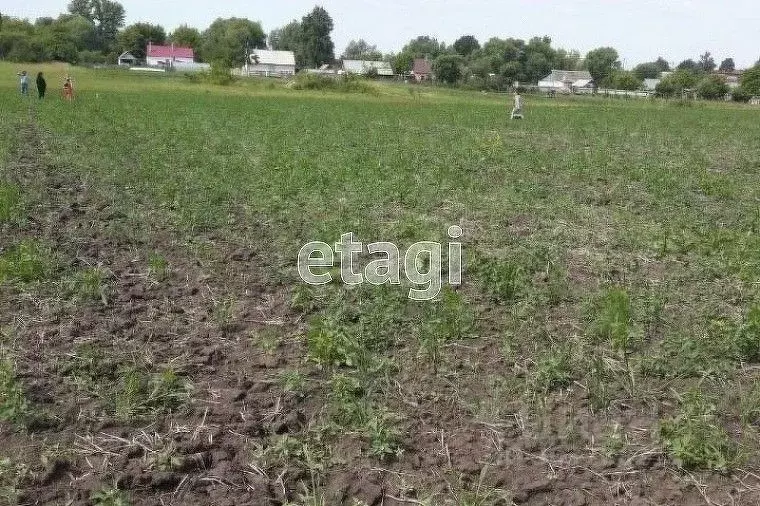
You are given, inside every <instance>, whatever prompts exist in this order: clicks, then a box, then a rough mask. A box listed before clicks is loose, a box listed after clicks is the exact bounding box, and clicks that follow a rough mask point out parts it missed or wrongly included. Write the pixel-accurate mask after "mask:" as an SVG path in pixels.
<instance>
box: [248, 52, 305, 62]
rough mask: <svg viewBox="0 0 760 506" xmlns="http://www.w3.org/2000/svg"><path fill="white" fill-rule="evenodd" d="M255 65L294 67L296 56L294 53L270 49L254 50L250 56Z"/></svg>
mask: <svg viewBox="0 0 760 506" xmlns="http://www.w3.org/2000/svg"><path fill="white" fill-rule="evenodd" d="M250 61H251V63H252V64H253V65H292V66H295V64H296V55H295V54H293V51H270V50H268V49H254V50H252V51H251V54H250Z"/></svg>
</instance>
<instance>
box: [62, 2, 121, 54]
mask: <svg viewBox="0 0 760 506" xmlns="http://www.w3.org/2000/svg"><path fill="white" fill-rule="evenodd" d="M68 9H69V12H70V13H71V14H73V15H77V16H82V17H83V18H85V19H87V20H89V21H91V22H92V23H94V25H95V41H96V44H95V45H96V49H99V50H101V51H106V50H108V49H110V48H111V46H113V44H114V43H115V42H116V37H117V35H118V33H119V29H120V28H121V27H123V26H124V17H125V13H124V7H123V6H122V5H121V4H120V3H118V2H114V1H112V0H73V1H72V2H71V3H69V7H68Z"/></svg>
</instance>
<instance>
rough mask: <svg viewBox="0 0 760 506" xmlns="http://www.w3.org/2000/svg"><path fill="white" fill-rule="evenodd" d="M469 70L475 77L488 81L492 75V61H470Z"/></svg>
mask: <svg viewBox="0 0 760 506" xmlns="http://www.w3.org/2000/svg"><path fill="white" fill-rule="evenodd" d="M468 70H469V71H470V73H471V74H472V75H474V76H477V77H479V78H481V79H487V78H488V77H490V74H491V60H490V59H489V58H488V57H480V58H477V59H473V60H470V63H469V65H468Z"/></svg>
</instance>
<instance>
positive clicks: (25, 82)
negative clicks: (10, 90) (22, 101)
mask: <svg viewBox="0 0 760 506" xmlns="http://www.w3.org/2000/svg"><path fill="white" fill-rule="evenodd" d="M17 75H18V76H19V78H20V81H21V96H23V97H25V96H26V95H28V94H29V76H28V75H26V70H22V71H21V72H19V73H18V74H17Z"/></svg>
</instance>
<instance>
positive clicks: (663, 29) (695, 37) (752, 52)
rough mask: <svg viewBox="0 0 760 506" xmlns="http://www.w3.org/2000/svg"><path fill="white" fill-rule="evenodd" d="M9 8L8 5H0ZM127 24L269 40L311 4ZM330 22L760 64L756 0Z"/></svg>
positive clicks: (531, 7)
mask: <svg viewBox="0 0 760 506" xmlns="http://www.w3.org/2000/svg"><path fill="white" fill-rule="evenodd" d="M0 2H2V3H4V4H10V3H11V0H0ZM67 3H68V2H67V0H64V1H56V0H33V1H17V2H12V4H13V6H8V5H4V6H2V7H0V11H2V12H3V13H4V14H10V15H11V16H18V17H26V18H30V19H34V18H37V17H40V16H56V15H57V14H58V13H60V12H62V11H65V9H66V5H67ZM121 3H122V5H124V8H125V9H126V12H127V23H128V24H129V23H134V22H137V21H148V22H151V23H158V24H161V25H162V26H163V27H164V28H166V30H167V31H171V30H172V29H173V28H176V27H177V26H179V25H180V24H183V23H186V24H188V25H191V26H196V27H198V28H201V29H203V28H205V27H207V26H208V25H209V24H210V23H211V21H213V20H214V19H215V18H217V17H232V16H237V17H246V18H249V19H252V20H255V21H260V22H261V23H262V25H263V27H264V30H265V31H266V32H269V31H270V30H272V29H273V28H277V27H280V26H282V25H283V24H285V23H287V22H289V21H290V20H292V19H296V18H298V19H300V18H301V17H302V16H303V15H304V14H306V13H307V12H308V11H309V10H311V9H312V8H313V7H314V5H315V3H317V2H315V0H283V1H267V2H264V1H253V2H251V1H244V0H224V1H223V2H210V1H208V0H162V1H160V2H157V1H155V0H123V1H122V2H121ZM318 3H319V4H320V5H322V6H323V7H325V9H327V11H328V12H329V13H330V15H331V16H332V18H333V20H334V22H335V31H334V32H333V40H334V41H335V45H336V53H337V54H338V55H339V54H340V52H341V51H342V50H343V48H344V47H345V45H346V43H347V42H348V41H349V40H351V39H356V38H364V39H365V40H367V41H368V42H370V43H371V44H376V45H377V46H378V48H379V49H380V50H382V51H383V52H390V51H398V50H399V49H400V48H401V47H402V46H403V45H404V43H405V42H406V41H408V40H409V39H411V38H413V37H416V36H418V35H431V36H434V37H437V38H438V39H440V40H444V41H445V42H446V43H448V44H451V43H453V42H454V41H455V40H456V39H457V38H458V37H459V36H460V35H463V34H472V35H475V36H476V37H477V38H478V39H479V40H480V41H481V43H482V42H484V41H485V40H487V39H488V38H489V37H492V36H498V37H504V38H505V37H518V38H530V37H532V36H535V35H549V36H550V37H551V38H552V40H553V41H554V46H555V47H564V48H566V49H578V50H579V51H581V52H582V53H585V52H587V51H588V50H589V49H593V48H595V47H599V46H607V45H609V46H612V47H614V48H616V49H617V50H618V52H619V53H620V57H621V59H622V60H623V63H624V65H625V66H626V68H630V67H632V66H633V65H635V64H636V63H639V62H642V61H650V60H653V59H655V58H657V56H660V55H662V56H664V57H665V58H666V59H667V60H668V61H670V62H676V63H677V62H679V61H681V60H684V59H686V58H693V59H695V60H696V59H697V58H698V57H699V55H700V54H702V53H703V52H705V51H710V52H711V53H712V54H713V57H714V58H715V60H716V62H717V63H720V61H721V60H722V59H723V58H725V57H728V56H731V57H733V58H734V59H735V61H736V64H737V66H738V67H745V66H749V65H752V64H754V62H755V61H757V60H758V58H760V9H758V4H757V1H756V0H730V1H715V0H567V1H558V0H446V1H443V0H323V1H321V2H318Z"/></svg>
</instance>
